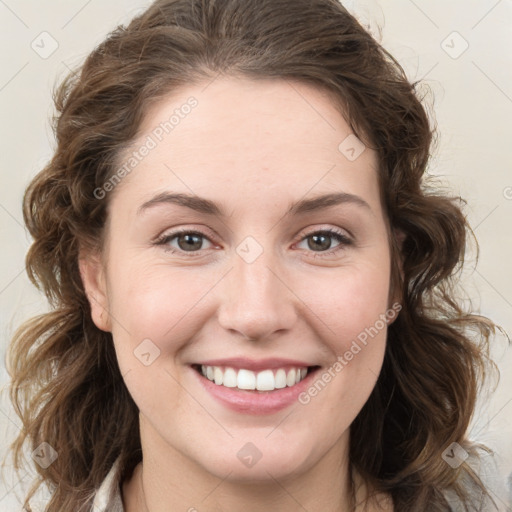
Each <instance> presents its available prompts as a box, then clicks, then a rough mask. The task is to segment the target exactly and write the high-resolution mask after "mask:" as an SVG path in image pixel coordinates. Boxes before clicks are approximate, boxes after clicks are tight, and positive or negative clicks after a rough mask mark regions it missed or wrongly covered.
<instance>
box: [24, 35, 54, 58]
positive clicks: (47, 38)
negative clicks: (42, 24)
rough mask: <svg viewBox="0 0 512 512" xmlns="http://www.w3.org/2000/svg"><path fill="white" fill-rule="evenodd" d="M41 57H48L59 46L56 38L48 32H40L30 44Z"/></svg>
mask: <svg viewBox="0 0 512 512" xmlns="http://www.w3.org/2000/svg"><path fill="white" fill-rule="evenodd" d="M30 46H31V48H32V50H34V51H35V52H36V53H37V54H38V55H39V57H41V59H48V58H49V57H51V56H52V55H53V54H54V53H55V52H56V51H57V48H58V47H59V43H58V42H57V40H56V39H55V38H54V37H53V36H52V35H51V34H50V33H48V32H46V31H44V32H41V33H40V34H39V35H38V36H37V37H36V38H35V39H34V40H33V41H32V43H31V44H30Z"/></svg>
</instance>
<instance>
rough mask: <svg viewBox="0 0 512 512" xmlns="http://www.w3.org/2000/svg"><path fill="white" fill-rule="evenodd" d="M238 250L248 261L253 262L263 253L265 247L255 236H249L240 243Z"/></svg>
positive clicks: (241, 256)
mask: <svg viewBox="0 0 512 512" xmlns="http://www.w3.org/2000/svg"><path fill="white" fill-rule="evenodd" d="M236 252H237V254H238V255H239V256H240V258H242V259H243V260H244V261H245V262H246V263H253V262H255V261H256V260H257V259H258V258H259V257H260V256H261V254H263V247H262V246H261V245H260V244H259V243H258V242H257V240H256V239H255V238H253V237H252V236H248V237H246V238H244V240H243V241H242V242H240V243H239V244H238V246H237V248H236Z"/></svg>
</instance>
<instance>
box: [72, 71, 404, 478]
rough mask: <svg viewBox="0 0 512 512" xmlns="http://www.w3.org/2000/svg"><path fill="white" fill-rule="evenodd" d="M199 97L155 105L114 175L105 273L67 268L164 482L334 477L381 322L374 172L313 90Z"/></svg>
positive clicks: (368, 385)
mask: <svg viewBox="0 0 512 512" xmlns="http://www.w3.org/2000/svg"><path fill="white" fill-rule="evenodd" d="M206 85H207V84H202V85H200V86H199V85H197V86H191V87H189V88H187V89H186V90H184V91H181V92H179V93H175V94H174V95H173V96H172V97H168V98H167V99H165V100H164V101H161V102H160V103H158V104H157V105H154V106H153V107H152V109H151V110H150V111H149V112H148V113H147V116H146V118H145V120H144V122H143V125H142V126H141V129H140V131H139V136H138V139H137V141H136V143H135V144H134V145H133V147H132V148H131V150H130V151H129V152H128V154H126V155H124V157H123V158H124V160H123V161H122V162H121V165H122V164H123V163H128V164H129V162H130V160H129V159H130V158H135V159H136V163H135V160H132V161H131V164H132V167H133V168H131V169H130V170H129V172H125V173H121V174H125V175H124V176H122V179H121V182H120V183H119V184H117V186H115V187H114V185H115V183H114V184H112V183H111V186H112V187H113V190H112V191H110V192H109V194H110V195H109V196H108V200H109V220H108V224H107V231H106V240H107V242H106V245H105V247H104V253H103V255H102V256H103V259H102V263H98V262H97V261H96V260H95V259H94V258H93V257H92V256H91V257H87V258H84V259H83V260H82V262H81V270H82V277H83V280H84V283H85V286H86V289H87V292H88V296H89V298H90V301H91V306H92V314H93V319H94V321H95V323H96V325H97V326H98V327H99V328H101V329H103V330H107V331H111V332H112V335H113V340H114V345H115V350H116V353H117V358H118V361H119V365H120V369H121V373H122V375H123V378H124V380H125V382H126V386H127V387H128V390H129V391H130V393H131V395H132V397H133V399H134V401H135V402H136V404H137V406H138V407H139V409H140V413H141V436H142V443H143V449H146V450H148V451H151V453H152V456H154V457H156V458H161V460H162V463H163V464H164V463H167V464H168V463H169V462H168V461H170V460H174V461H178V460H179V461H180V464H181V465H182V466H181V467H185V466H183V465H189V466H190V467H195V468H196V469H197V470H198V471H204V472H205V473H208V474H211V475H214V476H216V477H219V478H225V476H226V474H228V473H229V474H230V477H229V478H231V479H238V480H243V479H250V480H251V481H256V480H258V479H261V480H265V479H268V478H270V477H269V474H271V475H272V476H273V477H274V478H287V477H289V476H291V475H298V474H303V473H306V472H307V471H309V470H311V468H313V466H315V465H317V464H318V463H320V464H323V465H324V466H325V467H327V466H330V467H335V466H336V467H337V466H338V465H339V461H340V459H343V457H346V449H347V443H348V434H349V426H350V424H351V423H352V421H353V420H354V418H355V417H356V415H357V414H358V412H359V411H360V410H361V408H362V407H363V405H364V403H365V402H366V401H367V399H368V397H369V395H370V393H371V391H372V389H373V387H374V385H375V382H376V379H377V376H378V374H379V372H380V369H381V365H382V361H383V356H384V350H385V342H386V327H387V325H386V321H385V320H386V316H385V315H386V312H388V316H387V318H388V319H392V318H393V316H394V313H395V310H393V311H392V314H391V315H389V311H390V308H392V304H391V302H390V300H389V290H390V288H389V285H390V249H389V239H388V231H387V227H386V219H385V217H384V214H383V210H382V205H381V203H380V196H379V188H378V180H377V155H376V154H375V153H374V152H373V151H372V150H370V149H369V148H364V146H362V145H361V143H360V142H359V141H358V140H357V139H355V138H354V136H353V135H351V134H352V131H351V129H350V127H349V126H348V125H347V123H346V121H345V120H344V118H343V117H342V116H341V114H340V113H339V112H338V111H337V110H336V108H335V107H334V105H333V102H332V100H330V99H329V97H328V96H327V95H326V94H325V93H323V92H321V91H320V90H318V89H316V88H313V87H311V86H308V85H304V84H300V83H295V82H287V81H281V80H275V81H274V80H259V81H252V80H249V79H244V80H241V79H232V78H229V79H228V78H225V79H217V80H215V81H214V82H213V83H211V84H210V85H209V86H208V87H206ZM191 97H193V98H195V100H193V101H190V100H189V103H188V104H189V105H191V108H186V107H184V105H186V104H187V100H188V99H189V98H191ZM192 105H193V106H192ZM173 115H174V116H175V117H174V119H172V116H173ZM170 119H171V123H172V127H171V124H170V123H169V120H170ZM178 119H179V120H178ZM165 122H167V125H166V124H165ZM349 136H350V138H349V139H347V137H349ZM143 146H145V147H146V148H148V149H147V151H146V150H143V149H142V147H143ZM361 150H363V151H362V152H361ZM133 152H136V153H137V155H138V156H136V157H133ZM126 169H128V167H125V170H126ZM177 194H180V195H181V196H176V195H177ZM327 195H329V196H330V200H325V199H324V200H323V201H322V200H319V199H318V198H320V197H321V196H327ZM180 198H181V199H180ZM200 198H201V199H200ZM203 372H204V373H206V374H207V375H206V376H204V375H203V374H202V373H203ZM297 374H298V375H297ZM211 379H213V381H212V380H211ZM299 379H302V380H300V381H299ZM297 381H299V382H298V383H296V382H297ZM221 382H222V384H221ZM254 385H256V386H257V388H260V389H252V390H251V389H247V388H252V387H253V386H254ZM240 388H242V389H240ZM165 461H167V462H165Z"/></svg>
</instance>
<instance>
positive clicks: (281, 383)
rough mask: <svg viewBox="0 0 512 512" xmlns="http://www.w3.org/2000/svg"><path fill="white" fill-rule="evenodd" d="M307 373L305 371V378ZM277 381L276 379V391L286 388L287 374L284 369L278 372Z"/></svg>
mask: <svg viewBox="0 0 512 512" xmlns="http://www.w3.org/2000/svg"><path fill="white" fill-rule="evenodd" d="M306 373H307V370H306V369H304V377H305V376H306ZM275 379H276V389H281V388H285V387H286V372H285V371H284V370H283V369H282V368H279V370H277V372H276V376H275Z"/></svg>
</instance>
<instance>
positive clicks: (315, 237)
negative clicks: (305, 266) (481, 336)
mask: <svg viewBox="0 0 512 512" xmlns="http://www.w3.org/2000/svg"><path fill="white" fill-rule="evenodd" d="M311 238H312V239H313V241H314V243H315V244H317V243H318V240H319V239H323V241H324V243H323V244H322V243H320V244H319V245H317V247H316V248H318V247H320V249H329V247H331V240H330V237H328V236H325V235H313V236H312V237H311ZM309 248H310V249H313V248H314V247H312V246H311V244H309Z"/></svg>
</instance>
